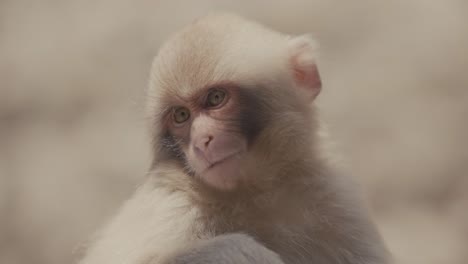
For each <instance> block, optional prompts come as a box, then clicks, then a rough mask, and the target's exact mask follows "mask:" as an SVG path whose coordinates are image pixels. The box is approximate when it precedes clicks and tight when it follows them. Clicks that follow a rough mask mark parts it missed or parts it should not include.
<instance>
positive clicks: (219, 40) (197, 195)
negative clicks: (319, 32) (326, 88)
mask: <svg viewBox="0 0 468 264" xmlns="http://www.w3.org/2000/svg"><path fill="white" fill-rule="evenodd" d="M294 58H296V61H294ZM314 58H315V44H314V42H313V41H312V40H311V39H310V38H307V37H299V38H291V37H289V36H285V35H282V34H280V33H277V32H275V31H272V30H270V29H267V28H265V27H263V26H261V25H259V24H257V23H254V22H250V21H247V20H245V19H242V18H239V17H237V16H233V15H212V16H208V17H206V18H203V19H200V20H198V21H196V22H194V23H193V24H192V25H189V26H188V27H187V28H185V29H184V30H182V31H181V32H179V33H177V34H176V35H174V36H173V37H172V38H171V39H170V40H169V41H168V42H167V43H166V44H165V45H164V46H163V47H162V48H161V49H160V52H159V54H158V56H157V58H156V59H155V62H154V64H153V69H152V75H151V83H150V88H149V90H148V104H147V114H148V118H149V120H150V129H151V135H152V138H153V139H154V143H153V145H154V153H155V154H154V155H155V157H154V161H153V165H152V169H151V171H150V172H149V174H148V178H147V180H146V182H145V183H144V184H143V185H142V186H141V187H140V188H139V189H138V190H137V191H136V193H135V195H134V197H133V198H131V199H130V200H129V201H127V202H126V204H125V205H124V206H123V208H122V209H121V211H120V212H119V213H118V214H117V216H116V217H115V218H114V219H113V220H112V221H111V222H110V224H109V225H108V226H106V227H105V228H104V229H103V230H102V231H101V232H100V234H99V237H98V239H97V240H96V242H95V243H94V244H93V245H92V246H91V247H90V249H89V251H88V253H87V255H86V257H85V258H84V259H83V260H82V262H81V263H82V264H98V263H99V264H105V263H125V264H156V263H282V262H284V263H349V264H357V263H366V264H371V263H372V264H377V263H387V259H386V256H387V253H386V250H385V248H384V246H383V244H382V242H381V240H380V237H379V235H378V233H377V231H376V230H375V228H374V225H373V223H372V222H371V221H370V220H369V218H368V216H367V213H366V211H365V210H364V209H363V208H362V207H361V206H360V204H361V203H360V201H359V199H357V198H356V197H355V193H354V191H355V190H354V188H352V187H351V186H352V185H349V184H348V183H347V180H346V179H345V178H343V177H342V176H341V175H340V174H339V173H338V172H337V171H336V170H335V169H334V167H333V166H332V165H331V164H330V162H329V161H328V160H327V158H326V157H325V155H324V154H325V153H323V151H322V149H321V147H320V142H321V139H320V138H319V137H318V135H317V131H318V122H317V120H316V109H315V107H314V106H313V104H311V102H312V100H313V99H314V98H315V96H316V95H317V94H318V92H319V89H320V82H319V79H317V78H319V77H318V75H317V74H318V72H317V69H316V64H315V59H314ZM295 67H299V68H295ZM297 69H299V71H298V70H297ZM302 70H304V72H301V71H302ZM298 72H299V73H298ZM298 74H299V75H298ZM298 76H299V77H300V78H299V77H298ZM314 78H315V79H314ZM226 82H228V83H234V84H236V85H238V86H240V87H244V88H245V89H246V90H248V91H252V92H253V93H255V96H256V98H260V99H258V100H260V101H258V103H257V105H258V109H259V110H258V111H263V112H262V113H265V114H264V115H262V118H263V119H264V120H265V127H266V128H265V129H263V130H261V132H259V134H258V136H257V137H256V138H255V142H254V143H253V144H252V145H251V146H250V148H249V151H248V153H247V154H246V157H245V159H244V160H243V163H242V176H243V177H242V181H241V182H240V183H239V184H238V185H237V186H236V188H235V189H233V190H230V191H223V190H218V189H216V188H212V187H210V186H207V185H206V184H205V183H204V182H203V181H201V180H200V178H199V177H197V175H192V174H191V173H190V164H187V163H181V162H180V161H178V159H179V160H180V159H182V160H183V155H184V153H183V152H180V153H178V154H177V155H173V156H170V157H168V155H166V154H165V153H166V152H167V148H168V146H167V144H166V145H165V144H164V142H163V141H161V140H162V139H164V138H165V137H164V136H165V134H166V133H167V131H166V130H165V128H164V127H165V124H164V122H162V121H161V120H164V115H165V114H166V113H167V111H168V109H170V107H171V105H172V104H173V102H174V101H173V100H175V98H178V99H181V98H182V99H181V100H183V98H186V97H189V96H190V95H191V94H193V93H196V92H197V91H199V90H202V89H205V88H206V87H207V86H209V85H213V84H223V83H226ZM301 86H304V87H305V88H307V89H309V90H307V89H303V88H304V87H302V88H301ZM317 89H318V90H317ZM305 95H307V96H305ZM171 144H174V146H172V147H174V148H176V149H177V142H176V143H171ZM176 153H177V151H176ZM229 234H232V235H229ZM241 234H242V235H241ZM249 245H250V246H249Z"/></svg>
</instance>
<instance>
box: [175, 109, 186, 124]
mask: <svg viewBox="0 0 468 264" xmlns="http://www.w3.org/2000/svg"><path fill="white" fill-rule="evenodd" d="M189 117H190V111H189V110H188V109H187V108H185V107H178V108H176V109H175V110H174V113H173V115H172V118H173V119H174V122H176V123H177V124H181V123H183V122H185V121H187V119H189Z"/></svg>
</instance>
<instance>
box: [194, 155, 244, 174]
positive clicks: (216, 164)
mask: <svg viewBox="0 0 468 264" xmlns="http://www.w3.org/2000/svg"><path fill="white" fill-rule="evenodd" d="M241 154H242V151H237V152H234V153H233V154H230V155H227V156H225V157H224V158H221V159H219V160H217V161H215V162H212V163H210V164H209V165H208V167H206V169H204V170H203V172H206V171H208V170H211V169H212V168H214V167H219V166H222V165H224V164H226V163H228V162H229V161H232V160H239V159H240V156H241Z"/></svg>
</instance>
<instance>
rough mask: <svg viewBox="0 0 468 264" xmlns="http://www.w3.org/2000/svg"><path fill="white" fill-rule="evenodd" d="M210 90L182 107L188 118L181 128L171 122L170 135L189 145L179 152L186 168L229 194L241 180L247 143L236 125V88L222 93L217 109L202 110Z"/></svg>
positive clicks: (207, 108)
mask: <svg viewBox="0 0 468 264" xmlns="http://www.w3.org/2000/svg"><path fill="white" fill-rule="evenodd" d="M210 90H211V89H207V90H206V91H205V93H204V94H202V95H200V96H196V98H194V100H191V101H192V103H191V104H189V105H186V104H185V105H183V104H181V106H184V107H186V108H188V109H189V110H190V118H189V119H188V120H187V121H186V122H184V123H183V124H177V123H175V122H174V120H171V122H170V123H171V125H169V132H170V133H171V134H173V135H174V136H176V137H179V138H182V139H184V140H183V141H184V142H188V143H187V144H186V145H185V146H183V147H182V149H183V151H184V154H185V157H186V162H187V165H188V166H189V167H190V168H191V170H192V171H194V172H195V175H197V176H198V177H200V178H201V179H202V180H203V181H204V182H205V183H207V184H208V185H210V186H212V187H215V188H217V189H222V190H230V189H233V188H234V187H235V186H236V185H237V183H238V182H239V180H240V178H241V171H240V168H241V167H242V166H241V162H242V156H243V154H245V152H246V151H247V140H246V138H245V137H244V136H243V134H242V131H240V130H239V127H238V124H237V123H236V119H237V118H238V117H237V116H238V111H237V109H236V108H238V107H237V106H236V103H237V102H236V99H237V98H238V97H237V96H236V91H235V88H231V89H223V91H225V93H226V96H225V98H224V101H223V102H222V103H221V104H220V105H218V106H216V107H203V105H204V103H203V98H206V94H208V93H209V92H210ZM199 98H202V100H199ZM200 102H201V103H200ZM200 104H201V105H200Z"/></svg>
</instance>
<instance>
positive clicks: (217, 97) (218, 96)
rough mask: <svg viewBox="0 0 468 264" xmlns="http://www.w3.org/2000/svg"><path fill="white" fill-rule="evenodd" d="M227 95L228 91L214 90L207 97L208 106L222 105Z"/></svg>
mask: <svg viewBox="0 0 468 264" xmlns="http://www.w3.org/2000/svg"><path fill="white" fill-rule="evenodd" d="M225 97H226V93H225V92H224V91H223V90H218V89H215V90H212V91H211V92H210V93H209V94H208V97H207V99H206V104H207V106H208V107H215V106H218V105H220V104H221V103H222V102H223V101H224V98H225Z"/></svg>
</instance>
